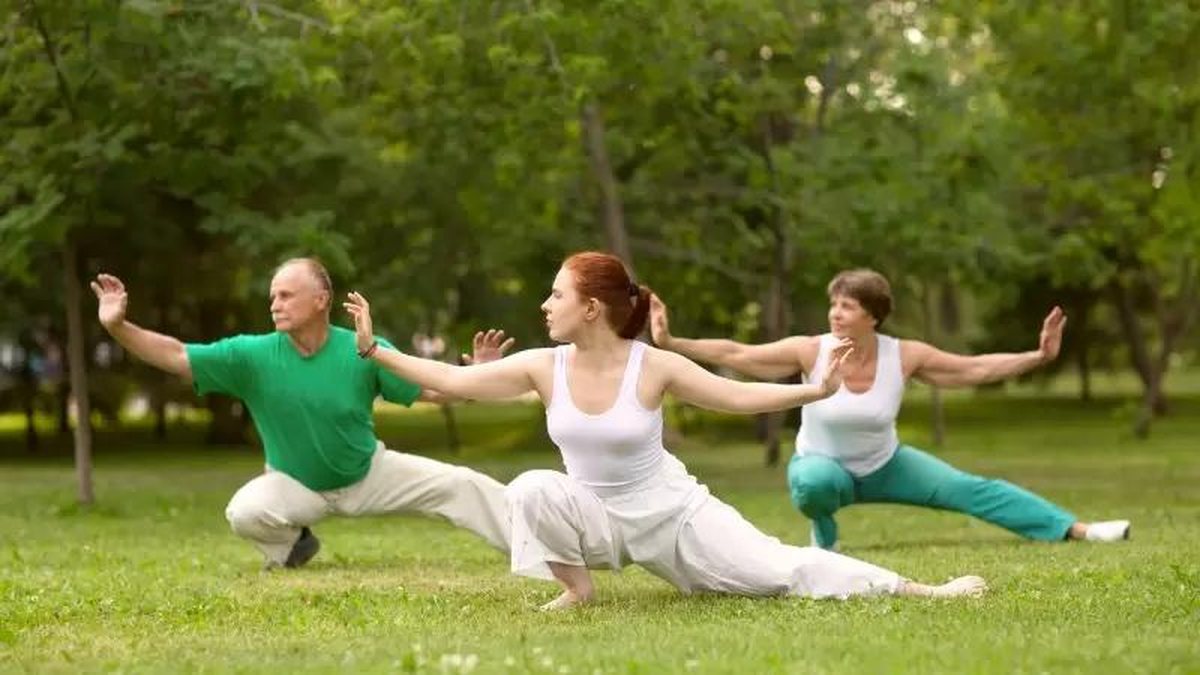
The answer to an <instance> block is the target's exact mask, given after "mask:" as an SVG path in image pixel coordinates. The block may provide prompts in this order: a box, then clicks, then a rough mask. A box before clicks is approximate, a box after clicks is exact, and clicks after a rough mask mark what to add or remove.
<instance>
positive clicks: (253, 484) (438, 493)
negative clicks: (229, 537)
mask: <svg viewBox="0 0 1200 675" xmlns="http://www.w3.org/2000/svg"><path fill="white" fill-rule="evenodd" d="M384 513H421V514H426V515H434V516H440V517H442V518H445V519H446V520H449V521H450V522H451V523H454V524H455V525H457V526H459V527H465V528H466V529H468V530H470V531H472V532H474V533H475V534H477V535H479V536H480V537H483V539H484V540H485V541H487V543H489V544H491V545H492V546H493V547H495V548H496V549H499V550H500V551H502V552H505V553H507V552H508V550H509V541H510V536H509V522H508V519H509V515H508V505H507V503H506V502H505V499H504V485H503V484H502V483H500V482H499V481H497V480H495V479H493V478H490V477H488V476H485V475H484V474H482V473H479V472H478V471H474V470H472V469H468V468H467V467H465V466H455V465H453V464H446V463H444V462H439V461H436V460H432V459H429V458H427V457H420V456H417V455H407V454H404V453H400V452H395V451H393V450H388V449H387V448H385V447H384V446H383V443H380V444H379V446H378V448H377V449H376V451H375V455H374V456H373V457H372V458H371V468H370V470H369V471H368V472H367V475H366V476H365V477H364V478H363V479H362V480H360V481H358V482H357V483H354V484H353V485H348V486H346V487H344V488H338V489H336V490H325V491H322V492H316V491H314V490H310V489H308V488H307V487H304V486H303V485H301V484H300V482H299V481H297V480H296V479H294V478H292V477H291V476H288V475H286V474H283V473H280V472H278V471H272V470H270V468H268V470H267V472H266V473H264V474H263V475H261V476H259V477H257V478H255V479H254V480H252V481H250V482H249V483H246V484H245V485H243V486H242V488H241V489H240V490H238V491H237V492H236V493H235V494H234V495H233V498H232V499H230V500H229V506H228V507H226V509H225V517H226V518H227V519H229V524H230V526H231V527H233V531H234V532H236V533H237V534H238V535H239V536H241V537H245V538H246V539H249V540H250V541H251V542H253V543H254V545H255V546H257V547H258V548H259V550H261V551H262V552H263V555H264V556H265V557H266V561H267V565H282V564H283V563H284V562H285V561H287V558H288V554H289V553H290V552H291V550H292V545H293V544H295V543H296V540H297V539H299V537H300V529H301V528H302V527H308V526H310V525H313V524H314V523H316V522H317V521H319V520H321V519H322V518H324V517H325V516H327V515H331V514H332V515H339V516H366V515H377V514H384Z"/></svg>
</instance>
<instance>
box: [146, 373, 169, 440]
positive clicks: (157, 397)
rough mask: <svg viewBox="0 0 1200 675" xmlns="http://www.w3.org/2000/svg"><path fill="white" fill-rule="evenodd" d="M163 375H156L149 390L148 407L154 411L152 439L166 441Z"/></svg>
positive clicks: (165, 375)
mask: <svg viewBox="0 0 1200 675" xmlns="http://www.w3.org/2000/svg"><path fill="white" fill-rule="evenodd" d="M168 377H171V376H170V375H167V374H165V373H156V374H155V376H154V385H153V387H152V388H151V390H150V407H151V408H152V409H153V410H154V439H155V440H157V441H165V440H167V378H168Z"/></svg>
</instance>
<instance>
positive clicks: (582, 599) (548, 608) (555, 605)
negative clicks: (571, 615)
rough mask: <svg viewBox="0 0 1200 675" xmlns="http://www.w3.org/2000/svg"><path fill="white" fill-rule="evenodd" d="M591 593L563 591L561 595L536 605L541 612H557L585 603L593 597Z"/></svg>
mask: <svg viewBox="0 0 1200 675" xmlns="http://www.w3.org/2000/svg"><path fill="white" fill-rule="evenodd" d="M593 597H594V596H593V594H591V593H588V594H586V595H577V594H576V593H574V592H572V591H563V592H562V595H560V596H558V597H557V598H555V599H553V600H551V601H550V602H547V603H546V604H544V605H542V606H541V607H538V610H539V611H542V612H558V611H561V610H565V609H571V608H572V607H576V606H578V605H586V604H587V603H589V602H591V601H592V599H593Z"/></svg>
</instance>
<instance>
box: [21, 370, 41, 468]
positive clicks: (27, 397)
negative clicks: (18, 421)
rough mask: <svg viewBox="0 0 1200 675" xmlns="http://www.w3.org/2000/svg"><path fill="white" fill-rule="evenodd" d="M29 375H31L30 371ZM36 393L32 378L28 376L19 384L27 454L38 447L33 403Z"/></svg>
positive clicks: (35, 411)
mask: <svg viewBox="0 0 1200 675" xmlns="http://www.w3.org/2000/svg"><path fill="white" fill-rule="evenodd" d="M30 375H31V376H32V372H31V373H30ZM36 393H37V385H36V383H35V382H34V380H33V378H32V377H29V379H27V380H26V381H25V382H24V383H23V384H22V386H21V408H22V410H23V412H24V413H25V450H26V451H28V452H29V454H33V453H35V452H37V449H38V434H37V408H36V407H35V405H34V397H35V395H36Z"/></svg>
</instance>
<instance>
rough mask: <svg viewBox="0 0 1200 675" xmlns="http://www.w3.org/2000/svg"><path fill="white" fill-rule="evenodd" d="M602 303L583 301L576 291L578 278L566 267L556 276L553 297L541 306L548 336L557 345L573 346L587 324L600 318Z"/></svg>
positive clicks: (587, 299) (552, 287) (590, 300)
mask: <svg viewBox="0 0 1200 675" xmlns="http://www.w3.org/2000/svg"><path fill="white" fill-rule="evenodd" d="M599 312H600V303H599V301H597V300H596V299H595V298H584V297H583V296H581V295H580V294H579V291H578V290H577V289H576V287H575V275H574V274H572V273H571V271H570V270H568V269H567V268H565V267H563V268H561V269H559V270H558V274H556V275H555V276H554V284H553V285H552V286H551V287H550V296H549V297H547V298H546V301H545V302H543V303H542V313H543V314H545V315H546V332H547V333H548V334H549V335H550V339H551V340H554V341H555V342H572V341H573V338H574V336H576V335H578V334H579V331H580V330H582V329H583V328H584V326H586V325H587V324H588V323H590V322H592V321H595V320H596V319H597V318H598V317H599Z"/></svg>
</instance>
